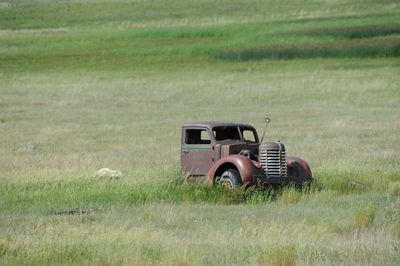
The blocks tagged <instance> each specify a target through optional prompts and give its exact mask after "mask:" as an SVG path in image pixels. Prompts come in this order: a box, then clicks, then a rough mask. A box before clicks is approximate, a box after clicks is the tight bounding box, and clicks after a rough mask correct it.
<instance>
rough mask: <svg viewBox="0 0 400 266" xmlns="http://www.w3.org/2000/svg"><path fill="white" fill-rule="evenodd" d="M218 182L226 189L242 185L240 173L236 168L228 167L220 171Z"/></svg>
mask: <svg viewBox="0 0 400 266" xmlns="http://www.w3.org/2000/svg"><path fill="white" fill-rule="evenodd" d="M219 184H221V185H222V186H224V187H225V188H227V189H228V190H232V189H235V188H237V187H240V186H241V185H242V179H241V178H240V173H239V171H238V170H236V169H229V170H226V171H225V172H223V173H222V175H221V178H220V179H219Z"/></svg>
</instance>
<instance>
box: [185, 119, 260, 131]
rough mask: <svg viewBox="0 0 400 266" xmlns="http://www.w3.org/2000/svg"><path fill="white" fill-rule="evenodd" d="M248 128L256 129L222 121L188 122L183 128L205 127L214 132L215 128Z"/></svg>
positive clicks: (242, 124)
mask: <svg viewBox="0 0 400 266" xmlns="http://www.w3.org/2000/svg"><path fill="white" fill-rule="evenodd" d="M235 126H240V127H247V128H254V127H253V126H252V125H250V124H244V123H238V122H220V121H202V122H187V123H184V124H183V125H182V127H205V128H208V129H210V130H212V129H213V128H214V127H235Z"/></svg>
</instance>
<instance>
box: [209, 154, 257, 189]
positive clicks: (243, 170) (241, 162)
mask: <svg viewBox="0 0 400 266" xmlns="http://www.w3.org/2000/svg"><path fill="white" fill-rule="evenodd" d="M232 168H236V169H237V170H238V171H239V173H240V178H241V179H242V183H243V184H246V185H253V184H254V180H253V172H254V170H255V169H254V168H255V165H254V163H253V162H252V161H251V160H250V159H248V158H247V157H245V156H243V155H239V154H233V155H228V156H225V157H223V158H221V159H219V160H218V161H216V162H215V164H214V165H213V166H212V167H211V169H210V170H209V171H208V173H207V178H208V183H209V184H213V183H214V179H215V177H217V176H220V175H221V174H222V173H223V172H224V171H226V170H228V169H232Z"/></svg>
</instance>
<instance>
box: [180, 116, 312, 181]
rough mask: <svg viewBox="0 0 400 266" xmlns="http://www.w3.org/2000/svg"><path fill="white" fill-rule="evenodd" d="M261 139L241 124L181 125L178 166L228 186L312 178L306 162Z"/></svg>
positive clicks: (194, 176)
mask: <svg viewBox="0 0 400 266" xmlns="http://www.w3.org/2000/svg"><path fill="white" fill-rule="evenodd" d="M265 121H266V127H265V130H264V134H263V137H262V139H261V141H260V140H259V138H258V134H257V131H256V130H255V128H254V127H253V126H251V125H248V124H243V123H227V122H192V123H186V124H184V125H183V126H182V138H181V166H182V171H183V173H184V174H185V175H187V176H188V178H192V179H193V178H194V179H196V178H197V177H201V176H206V177H207V179H208V182H209V183H210V184H218V185H222V186H225V187H226V188H228V189H234V188H236V187H239V186H242V185H245V186H259V187H264V188H269V187H271V186H273V185H283V184H290V183H294V184H300V185H301V184H304V183H306V182H307V183H308V182H311V181H312V173H311V169H310V167H309V166H308V164H307V162H306V161H304V160H303V159H300V158H298V157H286V149H285V145H283V143H281V142H280V141H270V142H263V138H264V136H265V132H266V128H267V125H268V123H269V122H270V119H269V118H266V119H265Z"/></svg>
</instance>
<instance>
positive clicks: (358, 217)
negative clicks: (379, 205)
mask: <svg viewBox="0 0 400 266" xmlns="http://www.w3.org/2000/svg"><path fill="white" fill-rule="evenodd" d="M375 213H376V205H375V204H374V203H372V202H371V203H368V204H366V205H364V206H362V207H361V208H360V209H358V211H357V212H356V214H355V215H354V225H355V227H356V228H358V229H364V228H368V227H370V226H371V225H372V224H373V222H374V220H375Z"/></svg>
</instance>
